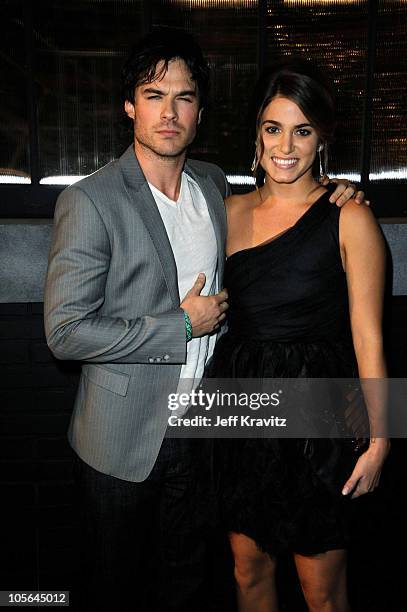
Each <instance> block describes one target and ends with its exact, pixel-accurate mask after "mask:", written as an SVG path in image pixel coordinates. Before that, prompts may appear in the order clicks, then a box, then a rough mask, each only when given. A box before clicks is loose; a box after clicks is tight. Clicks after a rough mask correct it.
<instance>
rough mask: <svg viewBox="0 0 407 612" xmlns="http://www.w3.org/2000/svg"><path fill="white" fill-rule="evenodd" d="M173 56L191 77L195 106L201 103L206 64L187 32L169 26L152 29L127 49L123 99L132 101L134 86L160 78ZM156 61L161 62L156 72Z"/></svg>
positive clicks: (205, 88) (204, 98)
mask: <svg viewBox="0 0 407 612" xmlns="http://www.w3.org/2000/svg"><path fill="white" fill-rule="evenodd" d="M174 59H181V60H183V61H184V62H185V64H186V65H187V67H188V69H189V71H190V73H191V77H192V80H193V81H194V82H195V83H196V84H197V86H198V94H199V107H200V108H202V107H203V106H205V104H206V102H207V99H208V92H209V66H208V64H207V62H206V60H205V58H204V56H203V54H202V50H201V48H200V46H199V45H198V44H197V43H196V41H195V40H194V39H193V37H192V36H191V35H190V34H188V33H187V32H185V31H184V30H175V29H170V28H157V29H155V30H153V31H152V32H151V33H150V34H148V35H147V36H146V37H145V38H143V39H142V40H140V41H139V42H138V43H137V44H136V45H135V46H134V47H133V49H132V50H131V52H130V55H129V57H128V59H127V61H126V63H125V64H124V67H123V70H122V96H123V99H124V101H126V100H128V101H130V102H132V103H133V102H134V95H135V89H136V87H138V86H139V85H142V84H144V83H151V82H152V81H153V79H154V78H155V79H157V78H158V79H159V78H161V77H163V76H164V75H165V73H166V72H167V70H168V64H169V62H170V61H171V60H174ZM160 61H163V62H164V63H163V66H162V68H161V70H160V71H159V73H158V74H156V68H157V64H158V63H159V62H160Z"/></svg>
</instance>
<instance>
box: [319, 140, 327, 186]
mask: <svg viewBox="0 0 407 612" xmlns="http://www.w3.org/2000/svg"><path fill="white" fill-rule="evenodd" d="M323 148H324V145H322V144H321V145H319V147H318V158H319V176H320V177H321V178H322V177H323V176H324V175H325V173H324V168H323V166H322V155H321V151H322V150H323Z"/></svg>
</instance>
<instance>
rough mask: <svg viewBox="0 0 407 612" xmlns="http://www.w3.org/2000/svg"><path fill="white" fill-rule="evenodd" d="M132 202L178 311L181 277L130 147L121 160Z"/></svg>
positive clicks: (147, 187)
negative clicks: (153, 249)
mask: <svg viewBox="0 0 407 612" xmlns="http://www.w3.org/2000/svg"><path fill="white" fill-rule="evenodd" d="M119 163H120V166H121V169H122V172H123V176H124V180H125V184H126V189H127V191H128V193H129V195H130V198H131V201H132V202H133V203H134V204H135V205H136V207H137V211H138V213H139V214H140V217H141V218H142V220H143V223H144V225H145V226H146V228H147V231H148V233H149V234H150V237H151V240H152V242H153V244H154V246H155V249H156V251H157V254H158V257H159V259H160V262H161V266H162V269H163V273H164V278H165V282H166V285H167V288H168V291H169V293H170V295H171V299H172V302H173V304H174V307H175V308H178V307H179V303H180V299H179V291H178V275H177V267H176V264H175V259H174V254H173V252H172V248H171V244H170V241H169V240H168V236H167V232H166V230H165V226H164V223H163V220H162V219H161V215H160V212H159V210H158V208H157V204H156V203H155V200H154V198H153V195H152V193H151V191H150V188H149V186H148V183H147V181H146V179H145V176H144V174H143V172H142V170H141V168H140V165H139V163H138V161H137V158H136V155H135V153H134V150H133V145H131V146H130V147H129V148H128V149H127V151H125V153H124V154H123V155H122V156H121V157H120V160H119Z"/></svg>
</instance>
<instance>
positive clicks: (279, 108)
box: [258, 96, 319, 183]
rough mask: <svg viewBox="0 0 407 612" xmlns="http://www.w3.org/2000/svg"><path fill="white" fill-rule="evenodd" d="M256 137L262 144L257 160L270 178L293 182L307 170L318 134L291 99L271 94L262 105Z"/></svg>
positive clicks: (312, 159) (313, 153)
mask: <svg viewBox="0 0 407 612" xmlns="http://www.w3.org/2000/svg"><path fill="white" fill-rule="evenodd" d="M258 138H259V139H260V138H261V139H262V140H263V145H264V153H263V156H262V158H261V160H260V164H261V166H262V167H263V169H264V170H265V172H266V174H267V175H268V176H269V177H270V178H271V179H272V180H273V181H275V182H277V183H294V182H295V181H297V180H298V179H300V178H301V177H303V176H305V175H307V174H308V173H309V174H311V169H312V164H313V161H314V159H315V155H316V150H317V147H318V143H319V137H318V134H317V132H316V130H315V128H313V127H312V126H311V125H310V123H309V120H308V119H307V117H305V115H304V114H303V112H302V110H301V109H300V107H299V106H297V104H296V103H295V102H293V101H292V100H289V99H288V98H284V97H282V96H276V97H275V98H273V99H272V101H271V102H270V104H269V105H268V106H267V107H266V108H265V109H264V112H263V115H262V118H261V123H260V128H259V133H258Z"/></svg>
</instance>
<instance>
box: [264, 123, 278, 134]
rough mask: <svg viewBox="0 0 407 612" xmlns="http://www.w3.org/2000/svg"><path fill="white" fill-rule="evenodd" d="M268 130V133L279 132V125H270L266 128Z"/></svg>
mask: <svg viewBox="0 0 407 612" xmlns="http://www.w3.org/2000/svg"><path fill="white" fill-rule="evenodd" d="M266 132H267V133H268V134H277V132H278V127H277V126H275V125H270V126H269V127H267V128H266Z"/></svg>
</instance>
